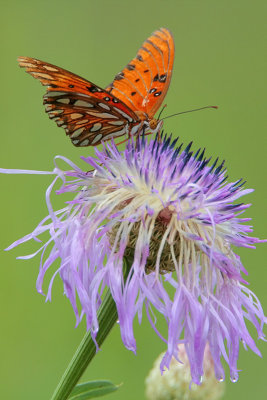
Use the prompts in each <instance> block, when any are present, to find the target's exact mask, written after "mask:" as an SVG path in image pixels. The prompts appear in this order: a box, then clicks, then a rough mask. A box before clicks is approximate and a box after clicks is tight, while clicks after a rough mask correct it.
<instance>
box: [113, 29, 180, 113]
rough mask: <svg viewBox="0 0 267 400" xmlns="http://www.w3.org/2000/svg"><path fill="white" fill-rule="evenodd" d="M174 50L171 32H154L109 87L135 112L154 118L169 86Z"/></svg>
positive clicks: (162, 30) (165, 30)
mask: <svg viewBox="0 0 267 400" xmlns="http://www.w3.org/2000/svg"><path fill="white" fill-rule="evenodd" d="M174 52H175V51H174V41H173V37H172V34H171V32H170V31H169V30H168V29H166V28H161V29H160V30H158V31H155V32H154V33H153V34H152V35H151V36H150V37H149V38H148V39H147V40H146V41H145V42H144V43H143V45H142V47H141V48H140V49H139V51H138V53H137V55H136V57H135V58H134V59H133V60H132V61H130V63H129V64H128V65H127V66H126V67H125V68H124V69H123V70H122V71H121V72H119V73H118V74H117V75H116V76H115V79H114V81H113V82H112V83H111V84H110V85H109V86H108V87H107V88H106V90H107V91H108V92H110V93H112V94H113V95H114V96H116V97H117V98H118V99H120V100H121V101H122V102H123V103H124V104H126V105H127V106H128V107H129V108H130V109H132V110H133V111H143V112H144V113H146V114H147V115H148V117H149V118H153V117H154V115H155V113H156V112H157V110H158V109H159V107H160V105H161V104H162V102H163V100H164V97H165V96H166V93H167V90H168V88H169V85H170V81H171V76H172V69H173V62H174Z"/></svg>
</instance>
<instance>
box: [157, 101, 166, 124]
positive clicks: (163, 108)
mask: <svg viewBox="0 0 267 400" xmlns="http://www.w3.org/2000/svg"><path fill="white" fill-rule="evenodd" d="M166 107H167V104H164V106H163V107H162V109H161V110H160V113H159V116H158V120H159V119H160V116H161V114H162V112H163V111H164V110H165V108H166Z"/></svg>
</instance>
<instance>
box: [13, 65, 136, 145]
mask: <svg viewBox="0 0 267 400" xmlns="http://www.w3.org/2000/svg"><path fill="white" fill-rule="evenodd" d="M18 61H19V65H20V66H21V67H25V68H26V71H27V72H28V73H29V74H31V75H32V76H33V77H34V78H37V79H38V80H40V82H41V83H42V84H43V85H44V86H46V87H47V91H46V94H45V95H44V104H45V108H46V112H47V113H48V115H49V117H50V118H51V119H53V120H54V121H55V122H56V123H57V125H58V126H60V127H62V128H64V129H65V131H66V134H67V135H69V136H70V138H71V140H72V143H73V144H74V145H75V146H90V145H93V146H95V145H97V144H99V143H100V142H101V141H102V140H108V139H110V138H111V137H118V136H122V135H124V134H126V133H128V132H127V131H128V125H129V123H132V122H135V121H136V120H137V119H138V118H137V117H136V115H135V113H134V112H133V111H132V110H131V109H129V108H128V107H127V106H126V105H124V104H123V103H122V102H121V101H120V100H119V99H117V98H116V97H114V96H113V95H112V94H111V93H108V92H107V91H106V90H104V89H101V88H100V87H98V86H97V85H94V84H93V83H91V82H89V81H87V80H85V79H83V78H81V77H79V76H78V75H75V74H73V73H71V72H69V71H66V70H64V69H62V68H59V67H57V66H55V65H52V64H48V63H46V62H43V61H40V60H37V59H34V58H29V57H19V59H18Z"/></svg>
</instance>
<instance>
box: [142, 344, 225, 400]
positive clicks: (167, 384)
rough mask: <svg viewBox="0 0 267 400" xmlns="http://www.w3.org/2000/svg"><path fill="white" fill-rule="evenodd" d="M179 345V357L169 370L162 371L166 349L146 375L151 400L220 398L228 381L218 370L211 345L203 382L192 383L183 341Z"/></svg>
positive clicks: (147, 391)
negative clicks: (211, 351)
mask: <svg viewBox="0 0 267 400" xmlns="http://www.w3.org/2000/svg"><path fill="white" fill-rule="evenodd" d="M178 348H179V354H178V357H179V360H180V361H181V363H180V362H179V361H177V360H176V359H175V358H174V357H173V358H172V360H171V363H170V368H169V370H166V371H164V373H163V375H161V373H160V363H161V360H162V357H163V355H164V353H162V354H160V355H159V357H158V358H157V359H156V361H155V363H154V365H153V368H152V370H151V371H150V373H149V375H148V376H147V378H146V396H147V399H148V400H218V399H220V398H221V397H222V395H223V393H224V383H223V382H219V381H218V380H217V379H216V377H215V374H214V365H213V359H212V357H211V353H210V350H209V347H208V346H206V349H205V353H204V361H203V369H204V376H203V379H202V383H201V385H196V384H195V383H192V384H191V382H192V378H191V372H190V363H189V361H188V358H187V354H186V351H185V347H184V345H183V344H180V345H179V346H178Z"/></svg>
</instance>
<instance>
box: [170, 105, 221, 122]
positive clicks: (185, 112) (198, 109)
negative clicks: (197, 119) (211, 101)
mask: <svg viewBox="0 0 267 400" xmlns="http://www.w3.org/2000/svg"><path fill="white" fill-rule="evenodd" d="M205 108H216V109H217V108H219V107H218V106H205V107H201V108H195V109H194V110H188V111H182V112H178V113H176V114H172V115H168V116H167V117H165V118H162V121H163V120H164V119H167V118H171V117H174V116H175V115H180V114H187V113H190V112H194V111H200V110H205Z"/></svg>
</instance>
